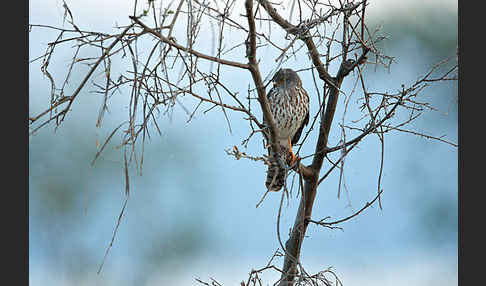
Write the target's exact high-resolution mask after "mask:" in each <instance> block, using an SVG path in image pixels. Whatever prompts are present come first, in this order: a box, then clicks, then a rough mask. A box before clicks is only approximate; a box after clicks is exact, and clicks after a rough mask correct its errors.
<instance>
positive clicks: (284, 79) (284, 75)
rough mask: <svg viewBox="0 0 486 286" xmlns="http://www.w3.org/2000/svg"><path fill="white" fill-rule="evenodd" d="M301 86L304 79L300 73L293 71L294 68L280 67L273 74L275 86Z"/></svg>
mask: <svg viewBox="0 0 486 286" xmlns="http://www.w3.org/2000/svg"><path fill="white" fill-rule="evenodd" d="M296 85H297V86H301V85H302V81H301V80H300V78H299V75H298V74H297V73H296V72H295V71H293V70H292V69H280V70H279V71H278V72H277V73H276V74H275V75H274V76H273V86H288V87H293V86H296Z"/></svg>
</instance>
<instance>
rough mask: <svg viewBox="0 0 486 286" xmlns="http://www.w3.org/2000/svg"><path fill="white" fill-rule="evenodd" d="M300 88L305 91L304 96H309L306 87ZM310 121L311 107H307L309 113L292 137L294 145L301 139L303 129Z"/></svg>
mask: <svg viewBox="0 0 486 286" xmlns="http://www.w3.org/2000/svg"><path fill="white" fill-rule="evenodd" d="M300 90H301V91H302V92H304V93H305V95H304V96H306V97H307V92H306V91H305V89H303V88H301V89H300ZM308 123H309V109H307V114H306V115H305V118H304V120H303V121H302V124H300V126H299V129H297V132H295V134H294V137H292V145H295V144H296V143H297V142H298V141H299V139H300V135H301V134H302V130H303V129H304V126H306V125H307V124H308Z"/></svg>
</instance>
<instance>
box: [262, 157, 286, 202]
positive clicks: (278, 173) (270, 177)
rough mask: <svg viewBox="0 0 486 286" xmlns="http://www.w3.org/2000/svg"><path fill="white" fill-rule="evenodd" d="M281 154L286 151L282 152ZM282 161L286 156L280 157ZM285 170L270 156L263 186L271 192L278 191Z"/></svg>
mask: <svg viewBox="0 0 486 286" xmlns="http://www.w3.org/2000/svg"><path fill="white" fill-rule="evenodd" d="M282 153H283V155H285V154H286V152H282ZM280 158H281V160H282V162H286V159H287V158H286V156H281V157H280ZM286 173H287V170H286V169H285V168H282V166H281V165H280V164H279V163H278V161H277V160H276V159H275V158H274V157H272V158H271V160H270V165H269V166H268V170H267V180H266V181H265V186H266V187H267V189H268V190H269V191H271V192H278V191H280V189H281V188H282V187H283V185H284V184H285V179H286V175H287V174H286Z"/></svg>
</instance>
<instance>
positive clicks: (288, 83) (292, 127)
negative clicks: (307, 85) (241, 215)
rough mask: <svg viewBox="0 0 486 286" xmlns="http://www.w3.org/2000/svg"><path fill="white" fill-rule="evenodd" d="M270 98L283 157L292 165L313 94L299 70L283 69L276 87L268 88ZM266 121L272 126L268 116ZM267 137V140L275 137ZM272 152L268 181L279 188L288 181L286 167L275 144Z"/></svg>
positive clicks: (277, 77) (278, 76)
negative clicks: (277, 153)
mask: <svg viewBox="0 0 486 286" xmlns="http://www.w3.org/2000/svg"><path fill="white" fill-rule="evenodd" d="M267 98H268V103H269V105H270V110H271V112H272V115H273V118H274V121H275V124H276V127H277V136H278V137H277V140H278V143H279V144H280V149H281V153H280V157H281V159H282V161H283V162H285V163H288V164H289V165H292V164H293V163H294V161H295V155H294V153H293V151H292V145H295V143H297V141H299V138H300V135H301V134H302V129H304V126H305V125H307V123H309V96H308V95H307V92H306V91H305V90H304V88H303V87H302V81H301V80H300V78H299V76H298V75H297V73H296V72H295V71H293V70H291V69H280V70H279V71H278V72H277V73H276V74H275V76H274V77H273V88H272V89H271V90H270V91H269V92H268V94H267ZM263 123H264V124H266V125H267V126H268V124H267V123H266V122H265V117H264V118H263ZM264 134H265V133H264ZM268 134H270V132H268ZM266 139H267V142H268V141H269V140H271V139H270V138H266ZM268 153H269V155H270V159H271V161H270V162H271V164H270V166H268V170H267V180H266V182H265V185H266V186H267V189H268V190H269V191H274V192H278V191H280V189H281V188H282V187H283V185H284V183H285V175H286V170H285V169H283V168H282V167H281V166H280V165H279V164H278V162H277V161H276V160H275V159H274V158H273V157H272V154H273V151H272V150H271V145H270V147H269V148H268Z"/></svg>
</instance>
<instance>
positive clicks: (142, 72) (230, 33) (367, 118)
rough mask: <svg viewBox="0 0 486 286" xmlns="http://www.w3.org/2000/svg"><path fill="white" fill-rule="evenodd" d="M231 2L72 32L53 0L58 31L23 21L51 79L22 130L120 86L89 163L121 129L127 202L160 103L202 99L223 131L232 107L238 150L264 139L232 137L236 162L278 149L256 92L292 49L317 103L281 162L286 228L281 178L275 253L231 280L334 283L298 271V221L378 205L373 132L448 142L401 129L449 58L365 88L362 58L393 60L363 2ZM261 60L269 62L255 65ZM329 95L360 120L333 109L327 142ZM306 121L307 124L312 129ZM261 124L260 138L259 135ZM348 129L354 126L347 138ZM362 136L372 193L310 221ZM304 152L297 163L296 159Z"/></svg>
mask: <svg viewBox="0 0 486 286" xmlns="http://www.w3.org/2000/svg"><path fill="white" fill-rule="evenodd" d="M242 2H243V1H235V0H221V1H206V2H205V1H198V0H188V1H184V0H181V1H169V2H168V3H167V2H165V1H160V2H158V1H154V0H148V1H145V2H140V3H137V1H135V4H134V6H133V13H132V14H131V15H129V16H127V24H126V25H124V26H120V27H117V28H116V29H115V32H113V33H103V32H97V31H90V30H84V29H82V27H81V26H78V25H77V24H76V23H75V21H74V13H72V11H71V10H70V9H69V7H68V5H67V4H66V3H65V2H64V5H63V6H64V9H65V15H64V20H65V21H67V23H68V24H69V26H70V28H65V27H63V28H59V27H53V26H46V25H39V24H30V31H31V32H32V31H33V30H34V29H50V30H56V31H58V33H59V34H58V37H57V38H56V39H55V40H54V41H52V42H50V43H49V44H48V45H47V50H46V51H45V53H44V54H42V55H41V56H39V57H37V58H35V59H32V60H31V62H34V61H42V67H41V71H42V73H44V74H45V75H46V77H47V78H48V79H49V80H50V82H51V92H50V98H49V107H48V108H46V109H45V110H44V111H42V112H40V113H39V114H35V115H31V117H30V118H29V126H30V128H31V132H30V134H34V133H36V132H37V131H38V130H39V129H40V128H42V127H43V126H46V125H47V124H49V123H55V125H56V126H59V125H60V124H62V122H63V121H64V120H65V119H66V118H68V117H66V116H68V115H69V114H70V111H71V107H72V105H73V103H74V102H75V101H76V99H77V98H78V97H79V95H80V94H81V93H80V92H81V90H83V88H85V86H86V85H87V84H92V86H94V87H95V88H96V92H97V93H99V94H100V95H101V96H102V97H103V103H102V105H101V106H100V107H99V111H98V119H97V126H98V127H99V126H101V124H102V122H103V118H104V116H105V112H106V110H107V108H108V104H109V100H110V98H111V97H112V96H114V95H115V94H116V93H117V92H120V93H121V94H124V92H125V93H128V94H129V96H127V97H126V100H127V102H128V106H129V108H128V115H127V119H126V121H124V122H121V123H120V125H119V126H118V127H117V128H115V129H114V130H113V132H112V133H111V134H110V135H109V136H108V138H107V139H106V140H105V142H104V144H102V146H101V148H100V149H99V151H98V152H97V154H96V156H95V158H94V160H93V164H94V163H95V161H96V160H97V159H98V158H99V156H100V154H101V153H102V152H103V150H104V148H105V146H106V145H107V143H108V142H109V141H110V140H111V138H112V137H113V135H114V134H115V133H117V132H123V133H122V134H123V142H122V146H123V149H122V151H123V152H124V158H125V161H124V167H125V178H126V195H127V197H126V199H127V200H128V196H129V173H128V165H129V164H132V163H135V164H136V166H137V169H138V170H139V171H140V173H141V172H142V166H143V161H144V156H143V154H144V153H143V150H144V145H145V142H146V138H147V137H150V134H151V132H153V131H157V132H159V134H160V130H159V127H158V125H157V118H156V114H157V113H158V112H170V111H171V110H172V109H173V108H174V106H176V105H178V106H181V107H182V108H183V109H184V110H185V111H186V112H187V115H188V121H190V120H191V119H192V118H193V116H194V114H196V112H197V111H198V110H201V109H202V108H206V111H208V110H213V109H216V110H219V111H220V112H222V114H223V115H224V117H225V118H226V121H227V124H228V128H229V130H230V132H231V121H230V120H229V117H228V114H229V113H240V114H242V115H243V119H242V120H246V121H247V122H248V126H249V128H250V130H251V131H250V133H249V134H248V137H247V138H244V139H243V142H242V144H241V145H242V146H243V148H245V147H246V146H247V144H248V142H249V141H250V140H258V138H262V140H264V141H265V138H269V140H268V141H269V142H264V144H263V147H262V153H261V154H254V155H250V154H247V153H246V152H244V151H242V150H240V149H239V148H238V147H237V146H234V147H233V148H231V149H228V150H226V152H227V154H229V155H230V156H234V157H236V158H237V159H240V158H247V159H251V160H256V161H261V162H262V164H270V163H269V161H270V160H271V158H269V157H268V156H266V155H262V154H264V147H265V146H268V145H271V146H272V149H273V150H275V151H276V152H275V153H279V152H278V150H279V148H280V147H279V144H277V141H276V138H277V135H276V132H277V130H276V126H275V122H274V120H273V116H272V114H271V110H270V107H269V103H268V100H267V96H266V86H267V85H268V84H269V83H270V82H271V79H272V76H273V75H274V74H275V72H276V71H277V70H279V69H280V67H282V66H284V65H285V64H286V62H288V61H289V60H290V59H292V58H296V57H299V59H301V61H302V64H303V65H304V66H306V67H304V68H301V69H300V70H298V72H302V73H310V74H311V75H312V78H313V83H312V85H311V82H306V83H305V86H306V87H307V89H308V90H311V89H310V88H311V86H312V92H311V93H312V97H311V101H314V102H318V106H319V109H318V110H317V112H315V113H314V114H311V116H310V122H309V128H308V130H307V131H306V132H305V133H304V134H303V139H302V141H301V144H300V147H299V148H298V150H297V152H296V154H297V155H298V160H297V161H296V162H295V163H294V164H293V165H292V166H286V165H285V166H284V167H285V168H287V169H288V170H289V172H288V176H290V175H291V174H292V173H294V174H296V175H297V178H298V180H297V181H298V183H297V184H296V188H297V190H298V196H300V205H299V208H298V211H297V214H296V216H295V222H294V225H293V227H292V228H291V233H290V236H289V238H288V239H287V240H286V242H285V243H283V242H282V238H281V236H280V215H281V211H282V205H283V202H284V199H285V198H287V199H289V196H288V195H289V192H292V189H293V187H294V185H293V184H292V185H291V186H289V187H288V186H287V185H285V186H284V190H283V191H282V193H281V201H280V208H279V210H278V216H277V225H278V228H277V239H278V240H279V242H280V245H281V250H277V251H276V252H275V253H274V255H273V256H272V259H271V260H270V261H269V262H268V264H267V265H266V267H263V268H261V269H258V270H252V271H251V273H250V275H249V277H248V279H247V281H246V282H242V283H241V285H261V283H262V281H261V280H260V278H259V274H261V273H262V272H263V271H278V272H279V273H280V275H281V277H280V279H279V280H278V281H277V282H275V284H278V285H294V284H297V285H333V284H334V285H340V284H341V282H340V280H339V279H338V278H337V276H336V275H335V274H334V273H333V272H332V271H331V270H330V269H326V270H323V271H321V272H319V273H317V274H309V273H308V272H307V271H306V270H305V269H304V266H303V263H302V261H301V259H300V253H301V250H302V246H303V240H304V236H305V233H306V230H307V227H308V225H309V223H313V224H317V225H320V226H323V227H326V228H339V224H340V223H342V222H344V221H348V220H350V219H352V218H354V217H356V216H358V215H359V214H360V213H362V212H363V211H364V210H365V209H367V208H368V207H369V206H371V205H373V204H375V203H378V204H380V206H381V200H380V195H381V194H382V192H383V189H382V188H381V180H382V172H383V158H384V154H383V152H384V141H385V135H387V134H389V133H390V132H391V131H397V132H406V133H410V134H414V135H418V136H423V137H426V138H428V139H433V140H438V141H441V142H443V143H446V144H451V145H453V146H455V147H457V145H456V144H455V143H453V142H450V141H448V140H446V139H444V138H442V137H436V136H433V135H428V134H423V133H419V132H415V131H413V130H409V129H407V126H409V125H411V123H412V122H414V120H416V119H417V118H419V117H420V116H421V115H422V114H424V113H425V112H428V111H430V110H434V107H433V106H431V105H430V104H429V103H428V102H425V101H423V100H422V99H421V93H422V92H423V91H424V89H425V88H427V87H428V86H430V85H432V84H446V83H447V82H448V81H454V80H456V79H457V63H456V62H455V61H452V60H450V59H446V60H443V61H441V62H439V63H438V64H437V65H435V66H433V67H431V69H430V70H429V71H428V72H427V73H425V74H424V75H422V76H420V77H418V79H417V80H416V82H414V83H412V84H410V85H409V86H405V85H402V86H400V87H397V88H396V92H394V93H387V92H381V91H372V90H369V88H368V87H367V86H366V84H365V83H366V81H365V77H366V68H368V67H367V66H374V67H377V66H383V67H384V68H389V67H390V64H391V63H392V62H393V58H392V57H389V56H386V55H384V54H383V53H382V52H381V51H380V50H379V48H378V43H379V42H380V41H382V40H384V39H385V37H383V36H382V35H380V31H379V30H373V31H372V30H370V28H369V27H368V26H367V25H366V7H367V5H368V2H369V1H366V0H362V1H349V0H339V1H328V2H326V1H319V0H317V1H314V0H293V1H288V3H282V4H275V3H273V2H270V1H266V0H256V1H253V0H245V1H244V3H242ZM243 4H244V6H242V5H243ZM141 6H143V10H141V8H140V7H141ZM284 14H286V15H284ZM287 17H288V18H287ZM176 30H178V31H180V30H185V37H179V38H177V37H176V34H177V33H176V32H175V31H176ZM179 34H180V33H179ZM68 44H69V45H71V48H72V51H73V56H72V61H71V63H70V65H69V67H68V69H67V74H66V76H65V77H64V78H63V79H62V80H61V82H62V85H61V86H60V87H59V85H58V84H56V83H57V81H56V79H55V77H54V75H52V74H51V72H50V71H49V68H50V64H51V58H52V56H53V55H54V53H55V51H56V48H58V47H59V46H61V45H68ZM262 49H266V50H270V51H271V52H272V53H273V54H275V55H276V56H275V57H265V58H263V57H262V56H261V54H260V53H259V50H262ZM85 50H89V51H93V50H95V51H96V50H98V51H99V54H98V55H96V56H91V57H84V56H81V55H83V52H84V51H85ZM127 59H128V60H127ZM370 59H373V60H370ZM452 59H455V57H452ZM115 61H118V62H121V63H123V64H126V65H127V68H126V69H127V70H126V71H123V72H120V75H119V76H118V77H115V75H114V73H113V72H112V68H111V67H112V63H114V62H115ZM83 64H84V65H86V66H87V67H88V71H87V72H86V73H85V74H84V77H83V79H82V80H81V82H79V83H77V85H76V89H75V90H74V92H72V93H67V94H66V93H65V90H66V87H67V85H68V82H69V81H70V79H71V76H72V74H73V73H74V72H75V71H76V68H80V67H81V66H82V65H83ZM262 66H263V67H265V68H266V69H268V67H272V68H271V70H270V71H269V72H268V73H266V74H264V73H262ZM333 67H338V71H337V72H336V73H335V74H334V75H332V72H331V70H332V69H333ZM95 71H98V73H99V72H100V71H102V74H103V75H104V76H103V78H101V79H100V78H99V77H98V78H97V79H94V80H93V74H94V73H95ZM228 71H230V72H231V73H240V74H241V75H242V78H244V77H245V76H251V78H248V82H249V84H248V90H247V91H246V94H243V93H241V91H239V90H237V89H235V88H234V83H233V82H232V81H231V80H228V79H227V77H226V76H225V73H226V72H228ZM347 77H349V78H351V79H352V80H353V82H354V84H353V88H352V89H351V90H343V89H342V88H341V87H342V84H343V81H344V80H345V78H347ZM90 80H91V82H90ZM354 94H358V95H360V96H361V97H360V98H359V99H358V100H357V101H356V102H359V104H356V105H355V106H353V104H352V103H351V102H350V100H349V99H350V98H351V96H352V95H354ZM255 95H256V96H255ZM340 97H344V98H345V99H346V100H345V106H344V114H345V113H346V112H347V111H348V110H349V109H351V108H356V109H359V110H360V112H361V117H360V118H358V119H357V120H349V119H345V116H344V115H343V116H342V120H341V122H339V124H338V125H336V124H334V128H340V130H341V136H342V138H341V141H340V143H339V144H338V145H336V146H329V144H328V138H329V133H330V130H331V127H332V126H333V121H334V120H335V116H336V114H335V111H336V106H337V104H338V98H340ZM255 104H257V107H255ZM397 114H399V116H396V115H397ZM262 115H263V116H264V117H265V118H267V119H268V122H267V125H264V124H263V122H262V121H261V120H260V119H259V118H261V116H262ZM149 123H153V125H150V124H149ZM122 127H123V128H124V129H122ZM313 130H316V131H317V132H314V133H312V131H313ZM262 133H265V134H266V135H267V136H262V137H259V136H258V135H260V134H262ZM351 133H353V134H355V135H353V137H352V138H348V136H350V134H351ZM313 135H315V136H317V137H316V138H317V140H316V143H315V147H314V150H315V151H314V152H313V153H312V154H304V155H300V150H301V147H302V146H304V145H305V144H309V143H308V140H307V139H308V138H310V137H311V136H313ZM368 136H377V137H378V138H379V140H380V142H381V150H377V154H381V155H380V156H381V168H380V170H379V173H378V174H377V178H378V180H377V190H376V196H375V197H374V198H370V201H369V202H366V203H365V204H364V206H363V207H362V208H361V209H359V210H358V211H356V212H355V213H354V214H352V215H350V216H348V217H345V218H342V219H338V220H335V221H329V218H328V217H327V218H323V219H313V217H312V209H313V206H314V204H315V197H316V193H317V191H318V190H319V186H320V185H321V183H322V182H323V181H325V180H326V178H328V176H329V174H330V173H331V172H333V171H338V172H340V176H342V172H343V169H344V168H343V165H344V161H345V158H346V157H347V156H348V154H349V153H350V152H351V151H352V150H353V149H354V148H355V147H356V146H357V145H358V144H359V143H360V142H362V140H363V139H364V138H365V137H368ZM240 148H241V147H240ZM331 155H334V158H333V157H331ZM307 160H308V161H309V163H307V164H305V163H304V161H307ZM325 160H327V161H328V162H329V164H328V166H327V167H326V168H327V169H326V170H322V169H323V167H324V166H325V164H324V161H325ZM280 163H281V164H283V163H282V162H280ZM340 187H341V184H339V188H340ZM263 188H264V184H263V182H262V189H263ZM339 191H340V190H339ZM339 191H338V193H339ZM266 194H267V193H266V192H265V195H266ZM265 195H264V196H263V197H262V198H261V200H260V202H259V203H261V201H263V199H264V197H265ZM125 203H126V201H125ZM323 203H326V202H323ZM257 207H258V205H257ZM122 213H123V211H122ZM120 218H121V214H120ZM115 233H116V230H115ZM114 235H115V234H114ZM113 238H114V236H113ZM108 250H109V249H108ZM108 250H107V251H108ZM281 256H283V257H284V261H283V265H282V267H278V266H277V265H276V263H275V261H274V260H275V258H277V257H281ZM331 278H332V280H331ZM198 281H199V283H201V284H204V285H219V283H218V282H217V281H215V280H213V281H211V282H204V281H200V280H198ZM333 281H334V282H333Z"/></svg>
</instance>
